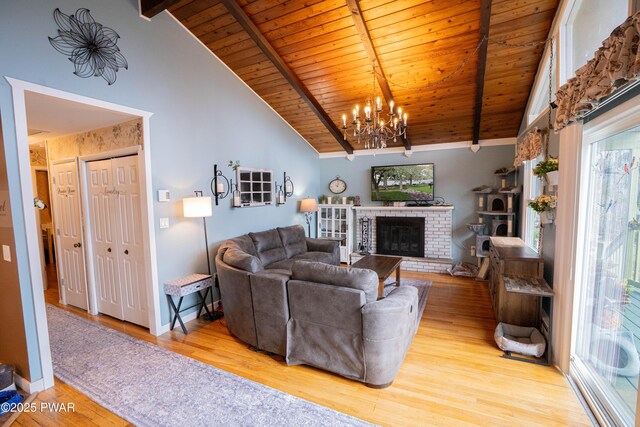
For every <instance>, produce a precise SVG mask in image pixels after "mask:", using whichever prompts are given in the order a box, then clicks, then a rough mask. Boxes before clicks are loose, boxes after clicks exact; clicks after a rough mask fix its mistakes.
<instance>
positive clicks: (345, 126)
mask: <svg viewBox="0 0 640 427" xmlns="http://www.w3.org/2000/svg"><path fill="white" fill-rule="evenodd" d="M342 127H343V128H344V129H346V128H347V115H346V114H343V115H342Z"/></svg>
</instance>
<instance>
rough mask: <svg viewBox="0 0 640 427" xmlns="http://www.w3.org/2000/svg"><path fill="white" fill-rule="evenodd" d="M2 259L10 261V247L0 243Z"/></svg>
mask: <svg viewBox="0 0 640 427" xmlns="http://www.w3.org/2000/svg"><path fill="white" fill-rule="evenodd" d="M2 259H4V260H5V261H7V262H11V248H10V247H9V246H7V245H2Z"/></svg>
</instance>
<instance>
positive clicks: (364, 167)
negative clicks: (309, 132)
mask: <svg viewBox="0 0 640 427" xmlns="http://www.w3.org/2000/svg"><path fill="white" fill-rule="evenodd" d="M513 156H514V147H513V146H512V145H508V146H498V147H483V148H482V149H481V150H480V151H478V152H477V153H473V152H472V151H471V150H469V149H468V148H461V149H450V150H434V151H423V152H416V153H414V154H413V156H411V157H409V158H407V157H405V156H404V155H402V154H385V155H378V156H363V157H356V158H355V159H354V160H353V161H351V162H350V161H348V160H347V159H346V158H344V157H342V158H334V159H322V160H320V185H321V189H320V192H321V193H324V194H327V195H330V194H331V193H329V189H328V188H327V187H326V186H327V184H328V183H329V181H330V180H332V179H333V178H334V177H335V176H336V175H340V177H341V178H343V179H344V180H345V181H347V185H348V188H347V191H346V192H345V194H346V195H349V196H350V195H353V196H356V195H359V196H360V197H361V200H362V204H363V205H371V204H378V205H381V204H382V203H381V202H371V190H370V185H371V166H381V165H400V164H411V163H434V165H435V195H436V197H438V196H439V197H444V198H445V200H446V201H447V203H451V204H452V205H453V206H454V210H453V241H454V245H453V250H452V252H453V259H454V260H456V261H473V260H475V258H471V257H470V256H469V249H470V246H471V245H472V244H475V243H473V242H474V241H473V234H472V233H471V232H470V231H469V230H467V227H466V226H465V224H466V223H468V222H476V221H477V217H476V215H475V211H476V209H475V197H474V194H473V193H472V192H471V189H472V188H474V187H478V186H480V185H483V184H484V185H494V186H497V185H499V181H498V180H497V178H496V176H495V175H494V174H493V172H494V171H495V170H496V169H499V168H501V167H505V166H509V165H512V164H513ZM356 226H357V225H356Z"/></svg>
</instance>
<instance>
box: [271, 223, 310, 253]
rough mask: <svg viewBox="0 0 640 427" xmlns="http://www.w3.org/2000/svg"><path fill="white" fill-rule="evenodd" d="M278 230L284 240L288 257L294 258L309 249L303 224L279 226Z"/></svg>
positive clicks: (283, 243)
mask: <svg viewBox="0 0 640 427" xmlns="http://www.w3.org/2000/svg"><path fill="white" fill-rule="evenodd" d="M276 230H278V234H279V235H280V240H282V245H283V246H284V250H285V252H286V254H287V258H293V257H294V256H296V255H299V254H302V253H305V252H306V251H307V238H306V236H305V235H304V227H303V226H301V225H292V226H290V227H278V228H277V229H276Z"/></svg>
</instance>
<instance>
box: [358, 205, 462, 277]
mask: <svg viewBox="0 0 640 427" xmlns="http://www.w3.org/2000/svg"><path fill="white" fill-rule="evenodd" d="M354 209H355V211H356V215H355V221H354V227H355V229H356V240H355V241H356V250H357V245H358V244H359V243H360V242H362V235H361V229H360V220H361V219H362V218H364V217H367V218H369V219H370V220H371V248H370V251H371V253H372V254H376V253H378V254H383V253H389V252H388V251H387V250H386V248H383V249H382V251H380V250H379V248H378V239H379V238H380V234H379V230H378V226H379V224H378V223H382V222H384V223H385V224H386V223H388V222H389V219H391V220H392V221H391V222H397V223H398V224H399V223H401V222H403V221H402V219H406V220H410V221H408V222H405V225H399V227H396V229H395V231H393V232H391V233H392V234H391V235H389V232H388V231H387V232H386V235H387V236H390V237H391V240H392V243H391V245H392V246H395V247H396V248H398V247H403V248H404V249H406V248H408V247H412V249H413V250H415V246H416V243H415V241H412V240H411V239H407V238H406V237H407V236H406V231H407V229H406V228H405V227H406V226H407V224H408V223H409V222H413V224H416V220H417V221H420V222H421V223H422V224H423V226H424V228H423V229H420V233H421V235H422V239H421V243H422V245H421V246H422V248H421V249H420V250H421V251H422V256H419V255H418V253H416V252H414V253H413V254H411V255H410V256H409V255H404V254H402V255H401V256H402V257H403V258H404V260H403V262H402V269H403V270H410V271H424V272H433V273H445V272H446V269H447V268H449V267H450V266H451V264H452V263H453V260H452V259H451V247H452V229H453V206H432V207H384V206H356V207H355V208H354ZM394 220H395V221H394ZM398 220H400V221H398ZM411 220H412V221H411ZM422 230H423V231H422ZM412 233H413V234H414V236H415V233H416V231H415V229H414V231H413V232H412ZM387 243H388V242H387ZM387 246H388V245H387ZM401 250H402V249H401ZM399 256H400V255H399ZM360 258H362V255H360V254H359V253H357V252H355V253H353V254H352V255H351V262H352V263H353V262H356V261H357V260H359V259H360Z"/></svg>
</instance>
